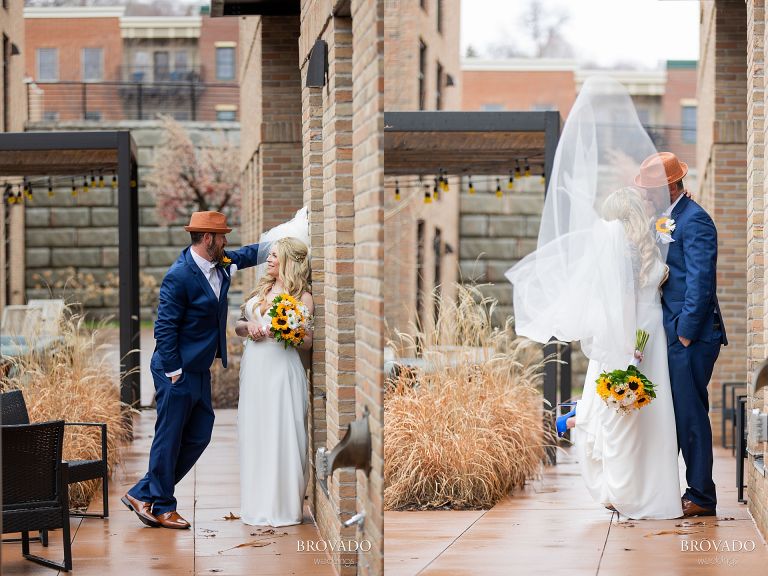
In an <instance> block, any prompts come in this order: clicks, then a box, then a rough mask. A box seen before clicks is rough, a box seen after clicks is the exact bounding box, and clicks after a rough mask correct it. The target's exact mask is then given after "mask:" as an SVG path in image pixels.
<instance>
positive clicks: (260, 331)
mask: <svg viewBox="0 0 768 576" xmlns="http://www.w3.org/2000/svg"><path fill="white" fill-rule="evenodd" d="M248 335H249V336H250V338H251V340H263V339H264V337H265V336H266V334H265V328H264V327H263V326H261V325H260V324H257V323H256V322H248Z"/></svg>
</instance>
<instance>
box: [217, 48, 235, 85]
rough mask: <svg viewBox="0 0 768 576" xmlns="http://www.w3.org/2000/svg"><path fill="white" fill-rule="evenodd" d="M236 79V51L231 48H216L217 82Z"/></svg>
mask: <svg viewBox="0 0 768 576" xmlns="http://www.w3.org/2000/svg"><path fill="white" fill-rule="evenodd" d="M234 79H235V49H234V48H231V47H229V46H223V47H217V48H216V80H234Z"/></svg>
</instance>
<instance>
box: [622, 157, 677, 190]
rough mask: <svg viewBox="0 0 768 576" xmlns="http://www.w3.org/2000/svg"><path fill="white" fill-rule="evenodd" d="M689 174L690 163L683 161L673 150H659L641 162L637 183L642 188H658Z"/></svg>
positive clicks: (636, 177)
mask: <svg viewBox="0 0 768 576" xmlns="http://www.w3.org/2000/svg"><path fill="white" fill-rule="evenodd" d="M686 174H688V164H686V163H685V162H681V161H680V160H679V159H678V158H677V156H675V155H674V154H672V152H659V153H657V154H653V155H652V156H648V158H646V159H645V160H643V163H642V164H640V174H638V175H637V176H635V184H637V185H638V186H640V187H642V188H658V187H661V186H667V185H668V184H673V183H674V182H678V181H679V180H682V179H683V177H684V176H685V175H686Z"/></svg>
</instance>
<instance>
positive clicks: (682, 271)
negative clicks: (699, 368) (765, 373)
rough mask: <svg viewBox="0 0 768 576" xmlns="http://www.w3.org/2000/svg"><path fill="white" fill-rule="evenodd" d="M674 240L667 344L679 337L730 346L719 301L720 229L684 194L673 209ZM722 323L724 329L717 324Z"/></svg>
mask: <svg viewBox="0 0 768 576" xmlns="http://www.w3.org/2000/svg"><path fill="white" fill-rule="evenodd" d="M671 218H672V219H673V220H674V221H675V230H674V231H673V232H672V238H673V240H674V242H672V243H671V244H669V253H668V254H667V265H668V266H669V279H668V280H667V281H666V282H665V283H664V285H663V286H662V296H661V303H662V308H663V310H664V329H665V331H666V333H667V344H668V345H672V344H673V343H674V342H675V341H676V340H677V339H678V336H682V337H683V338H688V339H689V340H692V341H695V340H702V341H704V342H713V341H715V340H716V339H717V340H719V341H720V342H721V343H722V344H725V345H727V344H728V339H727V338H726V335H725V325H724V323H723V316H722V314H721V313H720V304H719V303H718V301H717V294H716V292H717V272H716V268H717V229H716V228H715V223H714V222H712V218H710V217H709V214H707V213H706V211H705V210H704V209H703V208H702V207H701V206H699V205H698V204H696V202H694V201H693V200H691V199H690V198H688V197H686V196H683V197H682V198H681V199H680V201H679V202H678V203H677V205H676V206H675V208H674V210H673V211H672V214H671ZM717 325H719V326H720V331H719V332H718V331H717V330H716V326H717Z"/></svg>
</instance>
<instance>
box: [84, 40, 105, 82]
mask: <svg viewBox="0 0 768 576" xmlns="http://www.w3.org/2000/svg"><path fill="white" fill-rule="evenodd" d="M102 80H104V50H103V49H102V48H83V82H101V81H102Z"/></svg>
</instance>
